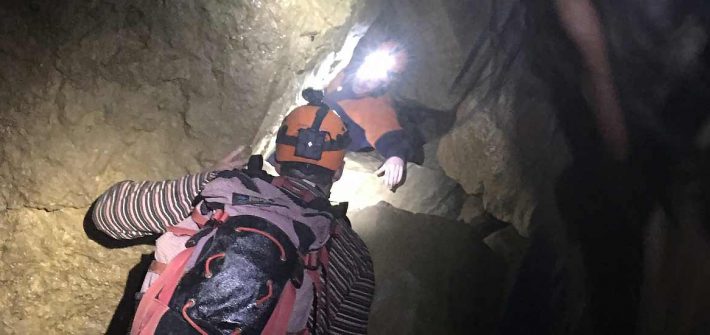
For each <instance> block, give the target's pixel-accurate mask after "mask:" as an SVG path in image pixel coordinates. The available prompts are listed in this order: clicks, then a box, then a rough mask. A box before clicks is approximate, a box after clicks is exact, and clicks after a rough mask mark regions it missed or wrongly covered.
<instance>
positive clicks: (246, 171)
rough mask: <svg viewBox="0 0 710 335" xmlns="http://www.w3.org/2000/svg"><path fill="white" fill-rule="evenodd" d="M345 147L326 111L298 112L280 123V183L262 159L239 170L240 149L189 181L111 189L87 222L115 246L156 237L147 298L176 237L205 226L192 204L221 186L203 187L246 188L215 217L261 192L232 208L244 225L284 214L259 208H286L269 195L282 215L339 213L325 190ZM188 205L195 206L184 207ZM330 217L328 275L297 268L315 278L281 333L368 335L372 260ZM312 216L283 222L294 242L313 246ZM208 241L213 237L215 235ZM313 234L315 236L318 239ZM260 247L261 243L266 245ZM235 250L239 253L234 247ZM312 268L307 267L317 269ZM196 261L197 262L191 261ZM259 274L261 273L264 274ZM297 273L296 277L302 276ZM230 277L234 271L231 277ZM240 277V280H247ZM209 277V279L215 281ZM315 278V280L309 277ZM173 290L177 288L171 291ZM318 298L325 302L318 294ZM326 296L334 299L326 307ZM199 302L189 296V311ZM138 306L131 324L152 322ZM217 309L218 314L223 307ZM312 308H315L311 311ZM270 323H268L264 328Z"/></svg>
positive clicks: (180, 244)
mask: <svg viewBox="0 0 710 335" xmlns="http://www.w3.org/2000/svg"><path fill="white" fill-rule="evenodd" d="M349 143H350V141H349V134H348V131H347V128H346V127H345V124H344V122H343V121H342V120H341V118H340V117H339V116H338V115H337V114H336V113H335V112H334V111H333V110H331V109H330V108H329V107H328V106H327V105H325V104H322V103H321V104H319V103H311V104H309V105H306V106H300V107H297V108H295V109H294V110H293V111H291V112H290V113H289V114H288V115H287V116H286V117H285V118H284V120H283V122H282V125H281V128H280V129H279V132H278V135H277V139H276V153H275V158H276V166H275V167H276V170H277V172H278V174H279V175H280V176H276V177H272V176H269V175H268V174H267V173H266V172H265V171H263V170H261V167H260V165H261V160H260V159H254V158H256V157H258V158H260V156H252V158H251V159H250V160H249V164H248V167H247V168H244V167H245V164H246V159H245V158H244V155H243V154H242V153H243V148H242V147H240V148H238V149H237V150H235V151H233V152H231V153H230V154H228V155H227V156H226V157H225V158H224V159H222V160H220V161H219V162H218V163H217V164H216V165H215V166H214V167H213V168H211V169H209V171H207V172H203V173H199V174H195V175H188V176H185V177H182V178H180V179H177V180H171V181H162V182H134V181H123V182H119V183H118V184H116V185H114V186H112V187H111V188H110V189H109V190H107V191H106V192H105V193H104V194H102V195H101V196H100V197H99V198H98V199H97V200H96V202H95V203H94V206H93V210H92V213H91V215H92V219H93V222H94V224H95V226H96V227H97V228H98V230H99V231H102V232H104V233H105V234H107V235H108V236H109V237H112V238H114V239H135V238H139V237H143V236H147V235H152V234H156V233H163V235H161V237H160V238H159V239H158V240H157V242H156V251H155V258H156V261H155V262H154V263H153V264H151V268H150V271H149V272H148V274H147V276H146V278H145V280H144V283H143V288H142V289H141V292H146V291H147V292H151V291H150V287H151V286H152V285H154V284H155V285H162V284H163V283H162V282H160V281H158V279H159V278H160V275H159V273H160V272H161V271H165V270H164V269H165V268H166V267H167V268H169V267H170V265H169V264H170V261H171V260H172V259H174V258H175V257H176V255H178V253H179V252H182V251H184V250H185V244H186V241H188V240H189V239H191V238H190V237H189V236H184V233H182V232H184V231H185V230H193V231H197V233H195V235H192V236H197V235H199V234H200V233H201V232H202V230H204V229H205V228H204V226H201V225H200V224H199V221H200V220H198V219H195V217H196V213H197V216H200V215H203V214H204V213H202V210H203V207H202V206H200V205H199V204H200V202H199V201H200V199H203V200H202V201H203V202H202V203H204V202H206V200H205V199H212V198H210V197H211V196H210V194H209V193H208V194H205V192H208V191H210V190H214V189H218V190H219V189H220V188H221V187H222V186H220V187H213V186H211V184H214V183H218V182H219V181H220V180H222V181H223V180H224V179H225V178H233V180H234V182H235V183H236V184H235V185H243V186H244V187H246V188H248V189H249V190H248V191H247V190H242V189H239V190H223V191H225V192H227V193H228V194H230V195H232V196H230V197H223V198H228V199H232V200H231V202H230V203H227V204H225V205H223V210H224V212H227V208H228V206H230V205H231V206H234V204H236V203H238V202H236V203H235V200H233V199H235V198H234V194H237V195H239V194H241V193H247V192H249V191H254V189H256V190H261V192H264V193H262V194H263V195H259V196H258V197H255V199H258V202H259V204H258V205H257V206H252V207H244V208H243V209H242V207H238V206H237V207H236V209H237V213H247V214H246V215H248V216H257V217H258V216H259V213H261V212H260V211H262V210H265V211H266V212H268V213H266V212H264V213H266V214H265V216H263V218H267V217H269V215H273V213H276V212H279V211H280V213H284V212H285V213H289V212H288V210H286V209H283V208H282V207H281V206H279V207H273V209H268V208H269V205H270V204H275V203H276V204H278V201H276V200H278V199H285V198H284V197H283V196H274V194H276V195H287V196H288V197H287V198H288V199H291V200H287V203H288V204H291V206H293V205H294V204H297V205H298V206H303V208H306V209H307V210H308V211H313V210H321V211H326V212H327V213H324V214H328V213H335V212H337V211H336V210H333V208H341V209H342V207H332V206H331V205H330V202H329V201H328V197H329V193H330V188H331V186H332V184H333V183H334V182H335V181H337V180H338V179H339V178H340V176H341V174H342V170H343V166H344V161H343V160H344V157H345V149H346V148H347V146H348V145H349ZM253 162H258V164H256V166H257V167H254V166H252V165H253V164H252V163H253ZM245 180H246V181H245ZM250 180H251V181H256V185H257V186H258V187H254V185H253V184H252V182H250ZM220 185H222V184H220ZM250 185H252V186H250ZM269 189H271V190H273V191H272V193H268V192H267V190H269ZM274 192H275V193H274ZM267 193H268V194H271V196H267ZM195 200H197V201H195ZM193 202H196V203H198V204H197V205H196V206H194V207H193ZM298 208H301V207H298ZM198 209H199V210H198ZM299 211H300V209H299ZM190 213H192V214H190ZM239 215H242V214H237V215H236V216H235V217H239ZM329 215H330V214H328V215H325V216H329ZM332 216H333V217H335V218H336V219H334V221H333V223H332V230H331V231H336V232H337V234H336V235H332V236H331V235H330V232H328V231H326V232H325V233H326V234H328V237H329V239H328V242H327V244H325V250H327V253H328V254H329V257H326V258H325V259H330V261H328V262H327V276H325V271H326V270H324V268H325V267H324V266H315V267H313V266H311V267H309V263H306V269H310V271H313V269H314V268H315V269H316V271H318V274H319V277H320V278H319V279H314V280H315V281H310V282H311V283H313V285H305V284H304V285H302V286H301V288H299V289H298V290H299V291H298V292H299V293H297V294H296V298H295V302H293V309H292V310H291V311H290V312H289V314H290V318H286V320H287V321H288V323H287V327H288V333H289V334H291V333H298V334H301V333H304V332H306V333H307V331H310V333H321V334H331V333H336V332H337V333H339V334H366V333H367V323H368V316H369V308H370V304H371V302H372V296H373V294H374V268H373V265H372V261H371V259H370V256H369V253H368V250H367V247H366V245H365V243H364V242H363V241H362V240H361V239H360V238H359V237H358V236H357V234H356V233H355V232H354V231H353V230H352V228H351V227H350V224H349V221H348V220H347V218H346V217H345V215H344V211H342V215H336V214H333V215H332ZM271 217H273V216H271ZM318 217H320V220H322V217H323V215H315V216H314V215H301V216H299V220H296V217H294V218H292V220H287V221H286V222H291V224H293V225H294V229H296V227H295V226H296V221H299V222H298V226H299V229H298V230H299V234H301V235H303V236H306V237H303V238H302V236H301V235H299V237H298V239H297V240H301V242H302V241H303V240H304V239H305V240H312V238H310V239H309V238H307V237H308V236H311V234H302V231H303V226H304V224H305V226H308V224H309V222H308V220H311V219H312V220H315V219H317V218H318ZM128 218H130V220H129V219H128ZM301 221H302V222H301ZM217 232H218V233H219V230H217ZM322 233H323V232H322V231H321V232H320V234H322ZM313 234H315V235H313V236H316V239H318V234H319V232H318V231H317V230H313ZM208 236H209V235H208ZM215 236H216V235H215ZM264 242H268V241H267V240H266V239H265V240H264ZM199 243H201V242H197V244H198V245H199ZM267 245H268V243H267ZM234 249H239V250H241V249H243V247H240V248H234ZM230 250H232V249H230ZM299 250H300V249H299ZM306 252H308V251H306ZM307 255H310V254H307ZM307 255H305V256H307ZM305 256H304V257H305ZM319 259H320V258H318V260H316V263H317V264H318V262H319ZM197 262H198V263H199V259H198V260H197ZM166 264H167V265H166ZM267 264H268V263H267ZM319 265H320V264H319ZM224 266H225V265H223V266H222V267H224ZM264 266H265V267H267V268H268V266H269V265H264ZM254 268H257V269H258V264H257V266H254V267H253V268H252V267H250V268H249V269H250V271H253V270H254ZM303 271H304V272H305V271H306V270H303ZM239 272H240V271H237V273H239ZM246 275H247V276H248V274H246ZM210 277H212V276H210ZM214 278H217V277H216V276H215V277H214ZM304 278H305V277H304ZM309 278H310V277H309ZM315 278H318V275H316V277H315ZM326 279H327V280H326ZM165 280H167V279H165ZM165 280H163V282H164V281H165ZM204 280H207V279H204ZM235 280H236V279H235ZM309 280H310V279H309ZM317 281H320V283H317ZM156 283H158V284H156ZM180 283H181V284H180V285H183V284H182V282H180ZM319 284H320V286H322V287H323V288H322V289H321V290H318V291H317V293H313V291H311V294H310V295H302V294H301V293H300V292H301V290H303V289H306V290H310V289H313V290H315V289H316V288H317V287H318V286H319ZM225 285H226V284H225ZM311 286H312V287H313V288H311ZM180 287H181V286H178V289H177V290H178V291H179V290H180ZM161 291H162V289H161ZM323 292H325V293H326V294H323ZM255 294H259V295H261V294H262V293H259V292H257V293H255ZM139 296H140V294H139ZM303 296H306V297H310V299H306V298H302V297H303ZM333 297H338V298H337V299H333ZM303 299H306V300H303ZM143 300H144V301H147V303H146V304H150V301H151V299H143ZM199 300H200V299H199V297H198V298H197V301H198V303H199ZM172 303H173V302H172V300H171V304H172ZM279 304H280V302H279ZM142 306H143V302H141V305H140V306H139V308H138V313H137V314H136V319H139V317H145V315H151V317H152V315H155V314H154V313H153V314H151V313H146V312H144V310H146V308H143V307H142ZM220 306H224V304H222V305H220ZM312 306H315V309H313V307H312ZM230 308H232V307H230ZM247 310H248V311H252V310H254V309H253V308H251V307H250V308H249V309H247ZM180 312H181V311H176V313H174V314H173V315H180ZM273 313H274V314H273V315H281V314H280V313H277V312H273ZM289 314H286V315H289ZM189 316H190V315H189V313H188V314H186V313H185V309H183V310H182V317H183V318H185V319H186V320H187V321H188V322H189V321H190V320H189V318H188V317H189ZM178 318H179V317H178ZM309 318H310V319H311V320H314V321H312V322H308V327H307V329H304V328H303V327H305V325H306V324H307V321H308V320H309ZM252 319H254V318H252ZM151 322H152V323H151ZM176 322H177V321H175V320H173V321H172V322H163V323H161V322H156V321H145V320H143V321H141V320H139V321H138V322H136V321H134V323H133V327H134V328H135V327H136V325H144V324H158V325H163V326H165V325H167V326H171V325H172V327H177V325H178V324H185V325H187V324H188V323H186V322H182V321H181V322H182V323H180V322H177V323H176ZM269 322H271V319H270V320H269ZM189 324H190V325H192V327H193V328H194V327H202V328H204V327H209V324H207V325H206V324H205V323H200V322H190V323H189ZM269 325H270V323H269V324H267V328H268V327H269ZM186 327H187V326H186ZM284 327H286V325H284ZM195 329H197V328H195ZM268 329H272V328H268ZM336 330H337V331H336ZM193 331H194V330H193ZM264 331H265V332H266V331H267V330H264ZM134 333H137V334H143V332H140V331H136V330H134ZM269 333H271V332H269ZM279 333H281V332H279Z"/></svg>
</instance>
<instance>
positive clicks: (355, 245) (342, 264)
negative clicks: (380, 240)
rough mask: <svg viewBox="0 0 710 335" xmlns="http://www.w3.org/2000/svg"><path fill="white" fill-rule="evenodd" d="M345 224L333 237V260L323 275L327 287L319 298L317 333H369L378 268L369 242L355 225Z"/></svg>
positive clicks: (330, 253) (323, 281) (331, 258)
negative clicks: (365, 240)
mask: <svg viewBox="0 0 710 335" xmlns="http://www.w3.org/2000/svg"><path fill="white" fill-rule="evenodd" d="M343 228H344V229H343V230H342V232H341V233H340V234H339V235H338V236H337V237H335V238H333V239H332V240H331V241H332V242H331V244H330V250H329V257H330V262H329V264H328V269H327V271H326V274H325V276H324V277H325V278H323V277H321V282H322V283H324V285H325V288H326V289H325V294H322V295H321V296H320V297H319V299H318V300H319V301H318V302H317V305H318V306H319V308H318V311H317V315H316V318H317V322H316V327H315V328H316V332H317V334H367V324H368V317H369V314H370V305H371V304H372V298H373V295H374V293H375V274H374V268H373V265H372V260H371V259H370V256H369V253H368V250H367V246H366V245H365V242H363V241H362V240H361V239H360V237H359V236H357V234H356V233H355V231H353V230H352V229H350V228H347V227H343ZM323 307H325V308H323Z"/></svg>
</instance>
